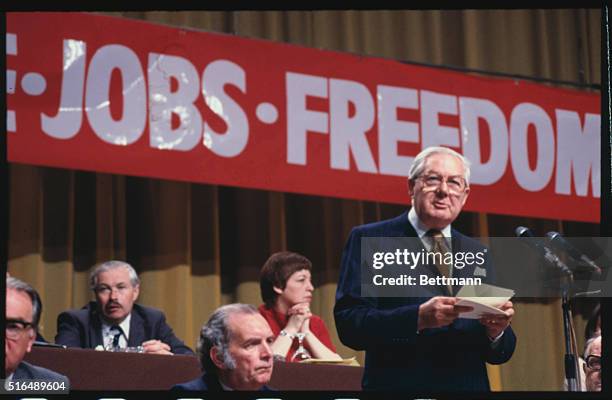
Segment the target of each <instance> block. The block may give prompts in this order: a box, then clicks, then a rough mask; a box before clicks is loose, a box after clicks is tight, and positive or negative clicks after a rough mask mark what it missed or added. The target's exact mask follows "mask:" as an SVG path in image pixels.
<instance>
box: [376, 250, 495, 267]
mask: <svg viewBox="0 0 612 400" xmlns="http://www.w3.org/2000/svg"><path fill="white" fill-rule="evenodd" d="M484 262H485V260H484V251H479V252H476V253H472V252H469V251H468V252H460V251H458V252H456V253H451V252H446V253H441V252H428V251H425V250H424V249H421V251H417V252H411V251H408V250H407V249H403V250H400V249H396V250H395V251H394V252H376V253H374V254H373V255H372V267H373V268H374V269H381V268H383V267H385V266H388V265H405V266H407V267H409V268H410V269H415V268H416V266H417V265H419V264H421V265H433V264H446V265H453V266H454V267H455V268H457V269H463V268H464V267H465V266H466V265H472V264H476V265H478V266H481V265H482V264H484Z"/></svg>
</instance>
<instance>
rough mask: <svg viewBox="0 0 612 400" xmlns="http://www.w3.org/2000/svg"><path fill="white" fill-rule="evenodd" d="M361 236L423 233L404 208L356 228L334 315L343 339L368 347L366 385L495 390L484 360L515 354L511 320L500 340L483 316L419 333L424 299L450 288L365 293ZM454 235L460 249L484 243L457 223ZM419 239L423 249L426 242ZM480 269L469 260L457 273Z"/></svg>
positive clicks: (422, 389) (346, 254)
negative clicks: (395, 214) (411, 294)
mask: <svg viewBox="0 0 612 400" xmlns="http://www.w3.org/2000/svg"><path fill="white" fill-rule="evenodd" d="M362 237H417V233H416V232H415V230H414V228H413V227H412V225H411V224H410V222H409V221H408V215H407V212H404V213H403V214H402V215H400V216H398V217H396V218H393V219H390V220H386V221H381V222H376V223H373V224H368V225H362V226H358V227H355V228H353V230H352V231H351V234H350V236H349V238H348V241H347V243H346V245H345V247H344V252H343V254H342V265H341V271H340V278H339V281H338V288H337V291H336V304H335V306H334V317H335V321H336V327H337V329H338V334H339V337H340V340H341V341H342V343H344V344H345V345H347V346H349V347H351V348H353V349H355V350H365V351H366V358H365V368H364V375H363V380H362V386H363V388H364V389H371V390H410V391H416V392H447V391H448V392H454V391H486V390H489V380H488V377H487V370H486V366H485V362H488V363H491V364H501V363H504V362H506V361H508V360H509V359H510V357H511V356H512V353H513V352H514V348H515V346H516V337H515V335H514V332H513V331H512V328H510V327H508V328H507V329H506V330H505V331H504V334H503V335H502V337H501V339H500V341H499V342H497V343H495V345H494V346H492V345H491V341H490V340H489V338H488V336H487V334H486V330H485V327H484V326H483V325H482V324H480V322H479V321H478V320H471V319H464V318H459V319H456V320H455V321H454V322H453V323H452V324H451V325H448V326H445V327H441V328H434V329H425V330H423V331H421V332H419V333H417V319H418V308H419V305H420V304H422V303H424V302H425V301H427V300H428V299H429V298H431V297H433V296H448V295H449V293H448V290H447V289H446V288H443V287H436V286H434V287H432V288H431V289H429V290H431V292H430V293H429V294H428V296H427V297H361V270H360V263H361V238H362ZM452 237H453V244H452V249H453V252H457V251H470V252H477V251H482V250H483V249H484V247H483V246H482V245H481V244H480V243H478V242H477V241H475V240H473V239H470V238H468V237H467V236H465V235H462V234H461V233H459V232H458V231H456V230H452ZM419 246H420V247H421V249H422V248H423V247H422V244H420V242H419ZM414 250H417V249H414ZM484 266H485V268H486V274H487V278H483V282H486V281H487V280H490V278H491V276H492V273H493V271H492V269H491V267H490V266H489V265H488V263H485V264H484ZM430 267H431V266H430ZM434 268H435V267H434ZM424 271H426V272H427V274H429V275H431V276H435V275H436V274H439V273H438V272H437V269H435V270H434V269H432V268H430V269H427V268H426V269H424ZM474 272H475V266H474V265H472V266H466V267H465V268H463V269H462V270H456V269H455V270H453V276H454V277H470V276H471V277H473V276H474ZM479 273H480V274H481V273H482V270H481V272H479Z"/></svg>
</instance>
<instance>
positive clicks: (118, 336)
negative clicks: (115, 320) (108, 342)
mask: <svg viewBox="0 0 612 400" xmlns="http://www.w3.org/2000/svg"><path fill="white" fill-rule="evenodd" d="M110 333H111V334H114V335H115V336H113V348H114V349H116V348H118V347H119V339H121V334H122V333H123V329H121V327H120V326H119V325H113V326H111V328H110Z"/></svg>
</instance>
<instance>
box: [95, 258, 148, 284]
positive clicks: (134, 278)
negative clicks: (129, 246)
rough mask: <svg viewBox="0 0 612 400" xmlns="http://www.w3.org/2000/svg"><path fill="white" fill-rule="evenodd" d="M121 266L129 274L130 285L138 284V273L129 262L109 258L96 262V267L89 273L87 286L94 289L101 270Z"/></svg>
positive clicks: (104, 270)
mask: <svg viewBox="0 0 612 400" xmlns="http://www.w3.org/2000/svg"><path fill="white" fill-rule="evenodd" d="M121 267H123V268H125V269H127V271H128V273H129V274H130V283H131V284H132V286H134V287H136V286H138V285H140V279H139V278H138V274H137V273H136V270H135V269H134V268H132V266H131V265H130V264H128V263H126V262H125V261H118V260H110V261H105V262H103V263H101V264H98V265H97V266H96V268H94V270H93V271H91V275H89V287H90V288H91V290H95V289H96V286H97V285H98V275H100V274H101V273H102V272H106V271H109V270H111V269H116V268H121Z"/></svg>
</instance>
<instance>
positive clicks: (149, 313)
mask: <svg viewBox="0 0 612 400" xmlns="http://www.w3.org/2000/svg"><path fill="white" fill-rule="evenodd" d="M131 315H132V316H131V320H130V337H129V339H128V346H140V345H141V344H142V342H145V341H147V340H151V339H157V340H161V341H162V342H164V343H166V344H168V345H169V346H170V351H171V352H172V353H174V354H193V351H192V350H191V349H190V348H189V347H187V346H185V344H184V343H183V342H182V341H181V340H180V339H179V338H177V337H176V336H175V335H174V332H172V328H170V326H169V325H168V324H167V323H166V316H165V315H164V313H162V312H161V311H159V310H156V309H154V308H151V307H145V306H141V305H139V304H134V307H133V308H132V314H131ZM55 343H57V344H63V345H65V346H68V347H81V348H85V349H88V348H90V349H93V348H95V347H96V346H98V345H104V343H103V341H102V323H101V322H100V317H99V311H98V308H97V304H96V302H95V301H92V302H90V303H89V304H87V305H86V306H84V307H83V308H81V309H80V310H70V311H64V312H63V313H61V314H60V315H59V316H58V317H57V335H56V336H55Z"/></svg>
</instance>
